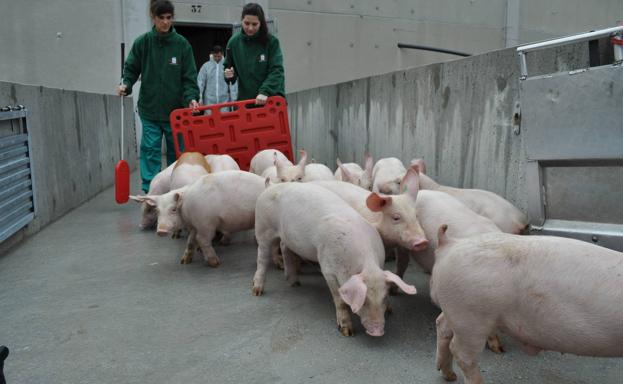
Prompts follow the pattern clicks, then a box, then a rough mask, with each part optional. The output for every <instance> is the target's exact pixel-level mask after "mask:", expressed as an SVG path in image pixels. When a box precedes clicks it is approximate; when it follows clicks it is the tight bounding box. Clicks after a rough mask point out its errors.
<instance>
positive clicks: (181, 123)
mask: <svg viewBox="0 0 623 384" xmlns="http://www.w3.org/2000/svg"><path fill="white" fill-rule="evenodd" d="M226 107H229V108H230V109H232V111H231V112H230V111H225V109H224V108H226ZM199 111H201V113H202V114H200V115H193V114H192V109H190V108H183V109H176V110H174V111H173V112H171V115H170V119H171V131H172V133H173V141H174V143H175V153H176V155H177V157H179V156H180V155H181V153H182V151H180V144H181V143H183V144H182V148H183V149H184V151H185V152H201V153H203V154H204V155H208V154H215V155H222V154H227V155H230V156H231V157H233V158H234V160H236V162H237V163H238V165H239V166H240V169H242V170H245V171H247V170H249V165H250V163H251V158H252V157H253V156H254V155H255V154H256V153H257V152H259V151H261V150H263V149H269V148H270V149H273V148H274V149H278V150H280V151H281V152H283V154H284V155H286V157H287V158H288V159H290V161H292V160H293V156H292V140H291V138H290V127H289V125H288V109H287V106H286V101H285V99H284V98H283V97H281V96H272V97H269V98H268V101H267V102H266V105H264V106H261V107H258V106H256V105H255V100H244V101H236V102H231V103H222V104H212V105H206V106H201V107H199ZM203 111H208V112H203ZM204 113H205V114H204Z"/></svg>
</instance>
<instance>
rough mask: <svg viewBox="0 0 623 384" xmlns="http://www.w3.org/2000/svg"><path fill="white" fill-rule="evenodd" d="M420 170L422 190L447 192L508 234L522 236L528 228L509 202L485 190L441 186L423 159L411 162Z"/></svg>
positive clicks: (524, 218) (522, 215)
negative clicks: (427, 170)
mask: <svg viewBox="0 0 623 384" xmlns="http://www.w3.org/2000/svg"><path fill="white" fill-rule="evenodd" d="M411 165H416V166H418V167H419V169H420V173H421V175H420V185H421V187H422V189H430V190H434V191H441V192H445V193H447V194H449V195H452V196H454V197H456V198H457V199H459V200H460V201H461V202H462V203H463V204H465V205H467V206H468V207H469V208H470V209H472V210H473V211H474V212H476V213H477V214H479V215H481V216H484V217H488V218H489V219H491V220H493V222H494V223H495V224H496V225H497V226H498V227H499V228H500V229H501V230H502V232H506V233H514V234H520V233H524V232H525V231H526V230H527V228H528V218H527V217H526V215H524V214H523V212H521V211H520V210H519V209H517V208H516V207H515V206H514V205H513V204H511V203H510V202H509V201H507V200H505V199H504V198H502V197H501V196H499V195H496V194H495V193H493V192H490V191H485V190H483V189H466V188H453V187H447V186H444V185H440V184H438V183H437V182H435V180H433V179H431V178H430V177H428V176H426V174H425V173H426V164H425V163H424V160H422V159H415V160H411Z"/></svg>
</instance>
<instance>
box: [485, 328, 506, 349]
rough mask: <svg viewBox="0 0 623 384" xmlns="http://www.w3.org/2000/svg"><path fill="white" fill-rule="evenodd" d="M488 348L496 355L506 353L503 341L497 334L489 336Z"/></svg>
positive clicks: (493, 333)
mask: <svg viewBox="0 0 623 384" xmlns="http://www.w3.org/2000/svg"><path fill="white" fill-rule="evenodd" d="M487 347H489V349H490V350H491V351H492V352H494V353H504V346H503V345H502V340H500V337H499V336H498V335H497V334H496V333H495V332H492V333H491V334H490V335H489V336H487Z"/></svg>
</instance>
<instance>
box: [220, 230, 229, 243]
mask: <svg viewBox="0 0 623 384" xmlns="http://www.w3.org/2000/svg"><path fill="white" fill-rule="evenodd" d="M221 233H222V234H223V236H222V237H221V240H220V241H219V244H220V245H229V244H230V243H231V233H229V232H221Z"/></svg>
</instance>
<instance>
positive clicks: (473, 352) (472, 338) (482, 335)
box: [450, 316, 492, 384]
mask: <svg viewBox="0 0 623 384" xmlns="http://www.w3.org/2000/svg"><path fill="white" fill-rule="evenodd" d="M460 321H461V325H460V326H458V327H453V331H454V337H453V338H452V341H451V342H450V351H452V355H453V356H454V358H455V359H456V362H457V364H458V365H459V367H461V370H462V371H463V375H465V384H484V380H483V378H482V375H481V374H480V367H479V366H478V356H479V355H480V353H481V352H482V350H483V348H484V345H483V344H484V341H485V340H486V339H487V336H488V335H489V334H490V330H491V328H492V327H488V326H486V324H483V319H482V318H480V319H474V318H472V319H470V318H469V317H467V316H463V317H461V319H460ZM475 324H478V325H477V326H474V325H475Z"/></svg>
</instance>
